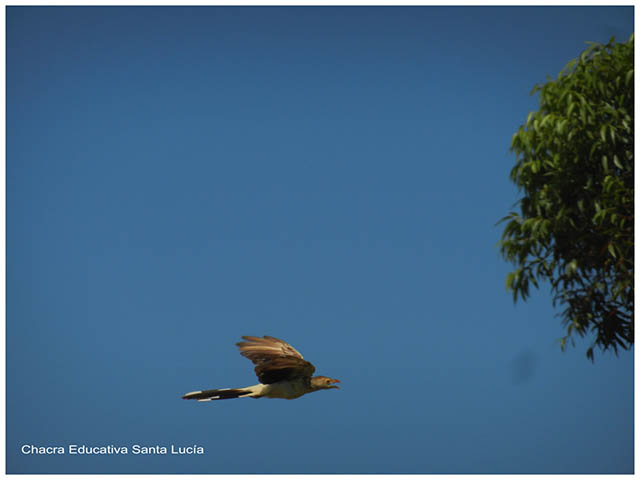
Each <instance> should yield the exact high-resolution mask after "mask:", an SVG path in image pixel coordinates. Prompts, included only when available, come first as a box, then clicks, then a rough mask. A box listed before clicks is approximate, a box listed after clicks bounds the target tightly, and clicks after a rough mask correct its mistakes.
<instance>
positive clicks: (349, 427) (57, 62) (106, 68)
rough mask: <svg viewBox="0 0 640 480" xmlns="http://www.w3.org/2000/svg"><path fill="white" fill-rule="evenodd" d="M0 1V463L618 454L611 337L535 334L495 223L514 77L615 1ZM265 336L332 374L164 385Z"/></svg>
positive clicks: (341, 467) (442, 466) (627, 17)
mask: <svg viewBox="0 0 640 480" xmlns="http://www.w3.org/2000/svg"><path fill="white" fill-rule="evenodd" d="M6 18H7V168H6V172H7V175H6V177H7V403H6V404H7V456H6V458H7V469H8V472H9V473H37V472H47V473H63V472H94V473H118V472H139V473H154V472H165V473H171V472H184V473H199V472H206V473H402V472H406V473H475V472H478V473H498V472H504V473H510V472H516V473H586V472H588V473H630V472H632V471H633V459H634V457H633V352H624V353H622V354H621V355H620V356H619V357H617V358H616V357H615V356H614V355H612V354H610V353H606V354H604V355H597V357H596V363H595V364H591V363H590V362H589V361H588V360H587V359H586V357H585V350H586V348H587V347H588V345H589V342H587V341H583V342H579V343H578V345H577V348H575V349H569V350H568V351H567V352H564V353H563V352H561V351H560V348H559V344H558V342H557V341H558V339H559V338H560V337H561V336H562V335H563V333H564V330H563V328H562V326H561V323H560V319H559V318H555V317H554V315H555V314H556V313H557V310H554V309H553V308H552V306H551V299H550V295H549V292H548V290H547V289H546V287H545V288H544V289H543V290H541V291H539V292H534V294H533V296H532V298H531V300H530V301H528V302H527V303H526V304H521V303H519V304H517V305H515V306H514V304H513V301H512V299H511V296H510V295H509V294H508V293H507V292H506V291H505V287H504V281H505V275H506V274H507V272H508V271H509V269H510V266H509V265H508V264H506V263H505V262H504V261H503V260H502V259H501V257H500V256H499V253H498V250H497V248H496V243H497V241H498V240H499V238H500V234H501V231H502V227H500V226H498V227H496V226H495V223H496V222H497V221H498V220H499V219H500V218H501V217H502V216H504V215H505V214H506V213H507V212H508V211H509V209H510V207H511V206H512V204H513V203H514V202H515V201H516V200H517V198H518V194H517V191H516V189H515V187H514V186H513V185H512V184H510V182H509V179H508V174H509V170H510V168H511V166H512V164H513V162H514V158H513V156H512V155H511V154H510V153H509V142H510V139H511V136H512V134H513V133H514V132H515V131H516V130H517V128H518V126H519V125H520V124H521V123H522V122H523V121H524V120H525V118H526V116H527V113H528V112H529V111H531V110H534V109H536V107H537V98H536V97H531V96H530V95H529V92H530V91H531V89H532V87H533V86H534V84H536V83H538V82H543V81H545V78H546V76H547V75H551V76H554V77H555V75H556V74H557V73H558V72H559V71H560V70H561V69H562V68H563V66H564V65H565V64H566V63H567V62H568V61H569V60H570V59H571V58H573V57H575V56H577V55H578V54H579V53H580V52H581V51H582V50H583V49H584V48H585V47H586V44H585V42H586V41H599V42H606V41H607V40H608V39H609V38H610V37H611V36H612V35H615V36H616V38H618V39H619V40H626V39H627V38H628V37H629V35H630V34H631V33H632V31H633V8H632V7H611V8H594V7H591V8H560V7H548V8H542V7H534V8H505V7H495V8H486V7H477V8H469V7H455V8H434V7H416V8H391V7H380V8H370V7H359V8H344V7H343V8H302V7H297V8H269V7H263V8H255V7H243V8H221V7H209V8H115V7H110V8H21V7H20V8H19V7H9V8H8V9H7V16H6ZM264 334H268V335H273V336H276V337H281V338H283V339H285V340H288V341H289V342H291V343H292V344H293V345H294V346H295V347H296V348H298V350H300V351H301V352H302V354H303V355H304V356H305V357H306V358H307V359H309V360H311V361H312V362H313V363H314V364H315V365H316V367H317V369H318V373H319V374H324V375H328V376H331V377H334V378H338V379H340V380H341V381H342V389H341V390H331V391H326V392H319V393H314V394H312V395H307V396H305V397H302V398H300V399H298V400H294V401H286V400H268V399H263V400H252V399H243V400H230V401H224V402H212V403H196V402H187V401H184V400H181V399H180V396H181V395H182V394H183V393H185V392H188V391H191V390H196V389H201V388H215V387H241V386H246V385H251V384H254V383H256V382H257V379H256V378H255V377H254V375H253V371H252V365H251V364H250V362H249V361H248V360H246V359H244V358H242V357H241V356H240V355H239V354H238V352H237V349H236V346H235V342H237V341H238V340H239V337H240V336H241V335H264ZM24 444H29V445H36V446H45V445H63V446H67V445H69V444H85V445H92V446H103V445H116V446H123V445H124V446H129V447H130V446H131V445H133V444H141V445H165V446H169V445H171V444H174V445H183V446H188V445H194V444H197V445H201V446H203V447H204V448H205V450H206V453H205V454H204V455H192V456H176V455H173V456H172V455H164V456H163V455H158V456H140V455H132V454H129V455H122V456H121V455H94V456H71V455H68V454H67V455H64V456H55V455H40V456H37V455H24V454H22V453H20V447H21V446H22V445H24Z"/></svg>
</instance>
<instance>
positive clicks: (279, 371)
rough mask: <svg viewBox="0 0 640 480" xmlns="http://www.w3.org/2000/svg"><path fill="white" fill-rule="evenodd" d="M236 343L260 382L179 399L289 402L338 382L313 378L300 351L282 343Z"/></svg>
mask: <svg viewBox="0 0 640 480" xmlns="http://www.w3.org/2000/svg"><path fill="white" fill-rule="evenodd" d="M242 338H243V339H244V340H245V341H244V342H239V343H238V344H237V345H238V347H240V353H241V355H243V356H245V357H247V358H248V359H249V360H251V361H252V362H253V363H254V364H255V366H256V367H255V372H256V375H257V376H258V380H260V383H258V384H257V385H251V386H249V387H244V388H224V389H214V390H198V391H195V392H189V393H187V394H185V395H184V396H183V397H182V398H184V399H186V400H198V401H199V402H208V401H211V400H226V399H230V398H244V397H252V398H262V397H265V398H285V399H288V400H292V399H294V398H298V397H301V396H302V395H305V394H307V393H311V392H315V391H317V390H327V389H330V388H338V387H337V386H336V385H333V384H334V383H339V382H340V380H336V379H333V378H329V377H323V376H316V377H313V376H312V375H313V373H314V372H315V370H316V369H315V367H314V366H313V364H312V363H311V362H308V361H306V360H305V359H304V358H303V357H302V355H301V354H300V352H298V351H297V350H296V349H295V348H293V347H292V346H291V345H289V344H288V343H286V342H284V341H283V340H280V339H277V338H275V337H270V336H268V335H265V336H264V337H262V338H260V337H249V336H245V337H242Z"/></svg>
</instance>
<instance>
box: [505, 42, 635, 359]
mask: <svg viewBox="0 0 640 480" xmlns="http://www.w3.org/2000/svg"><path fill="white" fill-rule="evenodd" d="M633 42H634V38H633V35H632V36H631V37H630V38H629V40H628V41H627V42H622V43H615V39H613V38H612V39H611V40H610V41H609V43H607V44H606V45H603V44H597V43H591V44H590V46H589V47H588V48H587V49H586V50H585V51H584V52H583V53H582V54H581V55H580V56H579V57H578V58H576V59H574V60H572V61H571V62H569V64H567V66H566V67H565V68H564V69H563V70H562V71H561V72H560V74H559V75H558V77H557V78H556V79H555V80H554V79H551V78H548V81H547V83H545V84H543V85H536V86H535V87H534V89H533V91H532V92H531V93H532V95H533V94H535V93H539V110H538V111H536V112H531V113H530V114H529V116H528V118H527V120H526V122H525V123H524V124H523V125H521V126H520V128H519V129H518V131H517V132H516V133H515V134H514V135H513V138H512V141H511V151H512V152H514V153H515V155H516V162H515V166H514V167H513V169H512V170H511V175H510V178H511V180H512V181H513V182H514V183H515V184H516V185H517V186H518V188H519V191H520V192H521V193H522V194H523V196H522V198H521V199H520V200H519V201H518V202H517V204H516V205H519V207H520V213H517V212H510V213H509V214H508V215H507V216H506V217H504V218H503V219H502V220H501V222H505V223H506V225H505V228H504V232H503V234H502V239H501V240H500V243H499V245H500V251H501V253H502V255H503V257H504V258H505V259H506V260H508V261H510V262H511V263H513V264H514V267H515V270H514V271H512V272H511V273H509V274H508V275H507V279H506V284H507V289H508V290H511V291H512V293H513V299H514V302H515V301H517V299H518V296H520V297H521V298H522V300H526V298H527V297H528V296H529V285H530V284H533V285H534V286H535V287H536V288H538V287H539V283H538V282H539V281H541V280H547V281H548V282H549V283H550V286H551V292H552V296H553V304H554V306H555V305H561V306H562V307H563V310H562V311H561V312H560V313H559V316H560V317H561V318H562V322H563V324H564V325H565V326H566V330H567V331H566V335H565V336H564V337H563V338H561V340H560V342H561V347H562V348H563V349H564V348H565V347H566V344H567V340H570V341H571V343H573V344H575V341H574V335H575V334H578V335H579V336H580V337H584V336H585V335H587V334H589V336H593V337H594V340H593V343H592V344H591V346H590V347H589V348H588V349H587V352H586V353H587V357H588V358H590V359H591V360H593V358H594V347H599V348H600V349H601V350H607V349H613V350H614V351H615V352H616V354H617V353H618V349H619V348H622V349H628V348H630V347H631V345H633V338H634V313H633V292H634V285H633V255H634V250H633V243H634V232H633V228H634V197H633V182H634V165H633V152H634V139H633V133H634V130H633V119H634V111H633V108H634V90H633V88H634V78H633V76H634V73H633V72H634V69H633Z"/></svg>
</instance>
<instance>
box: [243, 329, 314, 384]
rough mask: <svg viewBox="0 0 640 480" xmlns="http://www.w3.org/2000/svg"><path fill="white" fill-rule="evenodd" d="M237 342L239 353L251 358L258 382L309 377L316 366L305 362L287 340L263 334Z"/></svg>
mask: <svg viewBox="0 0 640 480" xmlns="http://www.w3.org/2000/svg"><path fill="white" fill-rule="evenodd" d="M242 338H243V339H244V340H246V341H244V342H238V343H237V345H238V347H240V354H241V355H242V356H244V357H247V358H248V359H249V360H251V361H252V362H253V363H254V364H255V366H256V368H255V372H256V375H257V376H258V380H260V383H265V384H266V383H276V382H280V381H282V380H291V379H292V378H298V377H306V378H311V375H313V372H315V371H316V368H315V367H314V366H313V364H312V363H311V362H307V361H306V360H305V359H304V358H302V355H300V352H298V351H297V350H296V349H295V348H293V347H292V346H291V345H289V344H288V343H287V342H285V341H283V340H280V339H278V338H275V337H270V336H268V335H265V336H264V337H263V338H260V337H250V336H244V337H242Z"/></svg>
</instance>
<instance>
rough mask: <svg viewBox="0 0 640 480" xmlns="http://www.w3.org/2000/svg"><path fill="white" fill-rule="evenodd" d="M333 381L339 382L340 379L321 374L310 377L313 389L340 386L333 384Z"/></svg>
mask: <svg viewBox="0 0 640 480" xmlns="http://www.w3.org/2000/svg"><path fill="white" fill-rule="evenodd" d="M334 383H340V380H337V379H335V378H329V377H323V376H318V377H313V378H312V379H311V387H313V389H314V390H325V389H328V388H340V387H339V386H337V385H334Z"/></svg>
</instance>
